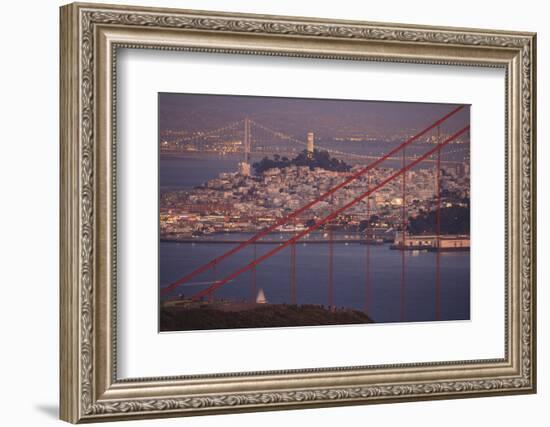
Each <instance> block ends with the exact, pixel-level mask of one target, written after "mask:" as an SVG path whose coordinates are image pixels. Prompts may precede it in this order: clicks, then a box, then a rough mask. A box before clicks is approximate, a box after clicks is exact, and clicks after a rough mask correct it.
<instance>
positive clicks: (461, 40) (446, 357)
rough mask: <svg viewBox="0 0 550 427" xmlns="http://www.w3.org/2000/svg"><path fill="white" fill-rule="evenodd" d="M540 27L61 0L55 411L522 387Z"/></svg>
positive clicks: (72, 417) (525, 380)
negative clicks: (351, 18)
mask: <svg viewBox="0 0 550 427" xmlns="http://www.w3.org/2000/svg"><path fill="white" fill-rule="evenodd" d="M535 39H536V38H535V34H533V33H518V32H507V31H494V30H479V29H459V28H437V27H421V26H411V25H401V24H381V23H369V22H352V21H330V20H322V19H314V18H296V17H281V16H262V15H243V14H230V13H217V12H199V11H188V10H174V9H157V8H140V7H126V6H124V7H123V6H110V5H93V4H71V5H67V6H63V7H62V8H61V49H60V51H61V95H60V96H61V112H60V122H61V129H60V133H61V165H62V168H61V239H60V242H61V249H60V250H61V283H60V287H61V288H60V292H61V304H60V305H61V313H60V316H61V321H60V323H61V335H60V336H61V349H60V364H61V365H60V372H61V378H60V383H61V418H62V419H63V420H66V421H69V422H72V423H78V422H90V421H108V420H118V419H120V420H122V419H129V418H154V417H168V416H185V415H200V414H215V413H227V412H242V411H258V410H275V409H285V408H289V409H290V408H307V407H319V406H330V405H352V404H368V403H382V402H399V401H410V400H429V399H442V398H459V397H479V396H488V395H497V394H520V393H534V392H535V391H536V335H535V332H536V331H535V326H536V318H535V314H536V310H535V309H536V304H535V302H536V301H535V291H536V288H535V277H536V270H535V268H536V257H535V235H536V233H535V230H536V222H535V212H536V206H535V201H536V200H535V195H536V185H535V105H536V103H535V93H536V91H535V82H536V76H535V70H536V66H535V64H536V63H535V59H536V55H535V53H536V46H535Z"/></svg>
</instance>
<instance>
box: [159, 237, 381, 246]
mask: <svg viewBox="0 0 550 427" xmlns="http://www.w3.org/2000/svg"><path fill="white" fill-rule="evenodd" d="M160 241H161V242H168V243H201V244H202V243H210V244H219V243H230V244H237V243H246V242H248V240H225V239H203V240H195V239H166V238H161V239H160ZM283 243H285V241H284V240H257V241H255V242H254V244H257V245H280V244H283ZM296 243H297V244H298V243H308V244H327V243H339V244H342V243H355V244H357V243H361V244H367V243H371V244H373V245H381V244H382V243H377V242H369V241H368V240H363V239H361V240H359V239H333V240H332V242H331V241H329V240H321V239H319V240H298V241H297V242H296Z"/></svg>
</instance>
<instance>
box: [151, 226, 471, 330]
mask: <svg viewBox="0 0 550 427" xmlns="http://www.w3.org/2000/svg"><path fill="white" fill-rule="evenodd" d="M232 237H241V238H244V237H246V236H243V235H233V236H232ZM232 247H233V245H231V244H215V243H212V244H201V243H195V244H192V243H174V242H161V243H160V283H161V287H164V286H167V285H168V284H169V283H171V282H172V281H175V280H177V279H178V278H180V277H182V276H184V275H185V274H186V273H189V272H191V271H192V270H193V269H194V268H196V267H198V266H200V265H202V264H203V263H205V262H207V261H209V260H211V259H212V258H214V257H216V256H218V255H221V254H222V253H224V252H226V251H228V250H229V249H231V248H232ZM273 248H274V246H273V245H266V244H258V245H256V250H257V256H258V257H259V256H261V255H262V254H263V253H265V252H266V251H269V250H271V249H273ZM333 248H334V252H333V254H334V255H333V256H334V258H333V259H334V304H335V305H336V306H337V307H347V308H355V309H359V310H365V307H366V304H367V303H366V301H367V299H368V308H369V310H368V314H369V315H370V316H371V317H372V318H373V319H374V321H376V322H395V321H400V320H401V316H400V308H401V297H402V292H401V289H402V288H401V252H400V251H393V250H390V249H389V247H388V245H379V246H371V247H370V280H369V282H368V283H367V282H366V274H365V271H366V251H367V247H366V246H365V245H359V244H354V243H350V244H348V245H345V244H335V245H334V246H333ZM328 257H329V246H328V245H327V244H306V245H303V244H301V243H300V244H298V245H297V246H296V302H297V303H298V304H306V303H307V304H323V305H328V301H329V300H328ZM435 259H436V254H435V253H432V252H414V253H413V252H407V253H405V265H406V271H405V286H404V292H403V298H404V299H403V301H404V303H405V319H404V320H405V321H426V320H435V310H436V309H435V307H436V297H435V295H436V292H435V286H436V285H435V284H436V281H435ZM252 260H253V252H252V248H251V247H249V248H245V249H243V250H242V251H241V252H239V253H237V254H235V255H233V256H231V257H230V258H228V259H226V260H224V261H222V262H221V263H220V264H219V265H218V266H217V268H216V270H215V271H212V270H211V271H208V272H205V273H202V274H200V275H198V276H196V277H195V278H193V279H192V281H191V282H189V283H187V284H185V285H182V286H180V287H179V288H178V289H177V290H175V291H174V292H173V293H172V294H171V295H167V297H170V296H175V295H178V294H182V293H183V294H184V295H186V296H191V295H194V294H195V293H197V292H199V291H200V290H202V289H204V288H205V287H207V286H208V284H207V283H212V281H214V280H219V279H221V278H223V277H225V276H227V275H228V274H230V273H232V272H233V271H236V270H238V269H239V268H241V267H243V266H245V265H246V264H248V263H250V262H251V261H252ZM440 262H441V264H440V265H441V268H440V274H441V276H440V278H441V280H440V283H441V288H440V289H441V294H440V295H441V297H440V310H441V312H440V313H441V316H440V319H441V320H451V319H453V320H458V319H469V318H470V277H469V276H470V275H469V252H454V253H443V254H441V256H440ZM251 283H252V275H251V273H250V271H247V272H244V273H243V274H241V275H240V276H239V277H238V278H236V279H235V280H233V281H231V282H229V283H227V284H225V285H224V286H222V287H221V288H220V289H218V290H217V291H216V294H215V295H216V297H218V298H231V299H236V300H240V299H247V298H249V297H250V294H251ZM256 283H257V288H258V289H259V288H262V289H263V290H264V292H265V296H266V298H267V300H268V302H270V303H288V302H290V249H289V248H285V249H283V250H282V251H280V252H279V253H277V254H276V255H274V256H272V257H271V258H268V259H267V260H266V261H264V262H262V263H261V264H260V265H259V266H258V267H257V270H256ZM367 288H368V295H367V293H366V292H367Z"/></svg>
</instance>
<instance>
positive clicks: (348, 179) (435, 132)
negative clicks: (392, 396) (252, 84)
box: [160, 106, 470, 321]
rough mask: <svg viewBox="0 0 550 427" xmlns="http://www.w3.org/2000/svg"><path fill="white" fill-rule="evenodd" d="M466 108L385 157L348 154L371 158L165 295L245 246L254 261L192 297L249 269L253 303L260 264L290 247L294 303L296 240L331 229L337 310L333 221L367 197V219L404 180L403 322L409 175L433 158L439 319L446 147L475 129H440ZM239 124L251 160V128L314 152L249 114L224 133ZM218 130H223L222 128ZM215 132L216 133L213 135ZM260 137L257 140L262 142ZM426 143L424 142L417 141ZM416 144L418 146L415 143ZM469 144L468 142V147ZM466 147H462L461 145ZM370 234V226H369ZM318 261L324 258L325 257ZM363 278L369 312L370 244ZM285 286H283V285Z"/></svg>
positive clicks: (164, 292) (210, 293) (330, 291)
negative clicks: (305, 221)
mask: <svg viewBox="0 0 550 427" xmlns="http://www.w3.org/2000/svg"><path fill="white" fill-rule="evenodd" d="M463 108H464V106H458V107H456V108H454V109H452V110H451V111H449V112H448V113H447V114H445V115H444V116H443V117H441V118H439V119H438V120H436V121H434V122H433V123H430V124H429V125H428V126H426V127H425V128H423V129H422V130H421V131H419V132H417V133H416V134H415V135H413V136H411V137H409V138H406V139H405V140H404V141H402V142H401V143H399V144H398V145H397V146H395V147H393V148H391V149H390V150H388V151H387V152H385V153H384V154H383V155H381V156H378V157H376V158H374V159H373V156H364V155H363V154H355V153H348V154H347V155H351V156H358V157H359V156H361V157H365V158H364V160H366V161H368V163H367V165H366V166H364V167H360V168H355V169H354V170H353V171H352V172H351V173H350V174H347V175H346V176H345V177H344V178H343V179H342V181H341V182H340V183H338V184H337V185H334V186H333V187H331V188H329V189H328V190H326V191H324V192H322V194H319V195H318V196H317V197H315V198H313V199H312V200H310V201H309V202H308V203H306V204H304V205H303V206H301V207H299V208H298V209H295V210H293V211H291V212H290V213H288V214H286V215H284V216H283V217H281V218H276V219H275V220H274V222H273V223H272V224H270V225H269V226H267V227H265V228H264V229H262V230H261V231H259V232H257V233H255V234H254V235H253V236H252V237H250V238H248V239H247V240H246V241H243V242H240V243H237V244H235V246H233V247H232V248H231V249H229V250H228V251H226V252H224V253H222V254H221V255H218V256H216V257H214V258H213V259H211V260H209V261H207V262H204V263H203V264H202V265H199V266H195V268H194V269H193V270H192V271H190V272H183V271H182V273H183V274H182V276H181V277H180V278H179V279H177V280H175V281H173V282H171V283H168V284H161V289H160V294H161V296H163V297H168V298H170V297H172V298H173V297H175V296H176V295H177V294H178V292H179V291H178V289H180V288H181V287H182V286H184V285H185V284H188V283H190V282H191V281H192V280H195V279H196V280H202V279H201V277H204V274H205V273H207V272H212V271H213V272H216V270H217V269H219V266H220V265H222V263H224V262H225V263H227V262H229V261H230V260H231V258H232V257H233V256H234V255H236V254H237V253H239V252H242V251H243V250H244V249H245V248H248V249H252V255H251V259H250V260H249V261H248V262H246V263H245V264H244V265H240V266H237V267H233V266H231V268H232V271H231V272H229V273H228V274H226V273H224V275H223V276H222V277H219V278H217V279H216V280H214V281H213V282H209V283H208V284H207V285H204V287H203V289H201V290H200V291H198V292H196V293H195V294H194V295H192V296H191V297H190V300H192V301H201V300H203V299H205V298H207V299H209V300H214V299H215V298H216V292H217V291H218V290H219V289H220V288H222V287H225V286H242V283H244V281H243V280H237V279H242V278H243V275H244V274H245V273H247V274H248V276H249V280H247V281H248V286H249V287H250V300H251V301H254V300H255V298H256V295H257V292H258V286H257V285H258V284H257V276H256V270H257V268H258V267H259V266H261V264H262V263H263V262H264V261H266V260H268V259H269V258H271V257H273V256H274V255H276V254H277V253H279V252H281V251H282V250H284V249H285V248H289V249H290V258H289V266H288V267H289V273H288V277H289V280H288V285H287V286H288V292H289V296H288V302H289V303H290V304H296V287H297V286H299V284H298V283H297V282H296V256H297V255H296V244H297V243H298V242H299V241H300V239H302V238H304V237H305V236H308V235H310V234H311V233H312V232H314V231H316V230H319V229H323V230H326V231H327V234H328V245H329V251H328V259H327V260H326V262H327V265H328V270H327V278H326V284H325V285H326V286H327V295H328V301H327V305H328V307H329V308H330V309H335V307H336V306H335V302H334V295H335V291H337V289H335V285H336V284H335V282H334V269H335V268H336V266H335V262H334V251H333V244H334V241H333V232H332V230H333V227H331V225H332V224H333V223H334V221H335V220H336V219H337V218H338V216H339V215H342V214H345V212H346V211H348V210H349V209H350V208H352V207H353V206H355V205H357V204H358V203H360V202H363V201H366V207H365V209H366V212H365V215H366V217H367V218H368V217H369V214H370V209H371V208H370V200H371V196H373V195H375V194H376V193H377V192H380V191H382V190H383V189H384V187H386V186H388V185H389V184H390V183H393V184H395V183H396V182H397V183H400V187H401V193H402V194H401V196H402V198H401V200H402V203H401V223H400V229H399V230H398V232H399V233H400V244H401V245H402V248H401V249H402V250H401V290H400V318H401V320H402V321H403V320H405V319H406V312H405V299H406V290H407V289H406V286H407V278H406V274H407V265H406V257H405V251H406V249H407V239H408V236H407V224H408V215H407V212H408V209H409V208H410V206H408V201H410V199H411V198H410V197H409V196H410V195H409V194H408V191H409V190H408V188H409V186H410V185H411V183H410V182H409V181H408V179H407V177H408V175H410V172H411V171H412V170H413V169H414V168H415V167H418V166H419V165H421V164H423V163H425V162H430V163H431V164H432V167H433V168H434V176H435V179H434V183H433V197H434V199H435V201H436V203H435V249H436V251H435V252H436V263H435V268H434V271H433V275H434V290H433V291H434V296H435V298H434V301H435V307H434V311H435V319H436V320H438V319H439V318H440V315H441V308H440V304H441V302H440V296H441V280H440V252H441V251H440V239H441V199H442V187H441V180H442V176H441V175H442V173H443V172H442V164H443V163H444V162H446V161H447V160H446V159H445V158H444V155H446V154H447V152H446V151H445V149H446V148H448V147H450V144H451V143H452V142H455V141H457V140H459V139H460V138H467V137H468V134H469V130H470V127H469V125H468V126H464V127H462V128H460V129H454V130H452V131H450V132H446V133H445V134H444V135H442V133H441V128H442V127H444V126H448V121H449V119H450V118H451V117H453V116H455V115H456V114H457V113H458V112H459V111H461V110H462V109H463ZM235 127H239V128H241V129H242V134H243V135H244V143H243V153H244V161H245V162H247V161H249V159H250V155H251V153H252V152H253V149H252V146H253V138H252V132H253V129H256V131H257V129H263V130H264V131H265V132H269V133H271V134H272V135H274V134H276V135H277V136H278V137H280V138H281V139H284V140H286V141H289V142H291V143H299V144H301V145H303V146H305V147H306V150H308V151H311V150H312V147H311V143H310V146H309V147H308V141H301V140H298V139H297V138H295V137H293V136H290V135H288V134H285V133H282V132H275V131H273V130H272V129H270V128H267V127H265V126H263V125H260V124H258V123H256V122H255V121H253V120H251V119H248V118H245V119H243V120H240V121H237V122H234V123H232V124H230V125H228V127H226V128H225V129H224V131H225V132H227V130H229V129H233V128H235ZM216 131H219V129H217V130H216ZM212 135H213V134H212ZM430 135H431V136H432V138H431V139H432V140H435V143H430V144H426V143H423V140H424V139H425V138H426V137H427V136H430ZM205 136H206V133H205V134H202V135H200V138H201V139H204V137H205ZM260 140H261V139H260V138H258V140H257V141H260ZM419 142H421V143H420V144H418V143H419ZM415 143H416V144H417V145H414V144H415ZM468 147H469V146H468ZM413 148H415V149H416V151H418V150H419V149H421V150H422V151H421V152H420V153H416V154H415V155H413V156H410V155H409V156H408V155H407V151H410V150H411V149H413ZM461 148H462V147H461ZM317 149H320V150H326V151H328V152H329V153H331V154H333V155H341V156H343V153H342V154H341V152H339V151H338V150H333V149H328V148H325V147H319V146H317ZM387 161H394V162H399V166H398V167H397V168H387V170H386V172H385V175H384V176H383V177H382V178H379V179H376V180H374V179H371V178H372V177H373V176H374V174H375V172H376V171H378V170H379V169H380V168H383V166H384V164H385V162H387ZM365 178H366V183H367V184H366V185H365V188H364V191H362V192H361V193H360V194H358V195H356V196H355V197H353V198H352V199H351V200H346V201H345V202H343V203H342V204H340V205H336V204H335V203H334V195H335V194H338V192H341V191H343V190H345V189H346V188H348V187H349V186H350V185H354V184H356V183H357V182H359V181H360V182H365ZM322 202H325V203H329V206H330V211H329V212H328V213H327V214H326V215H325V216H323V217H322V218H318V219H315V221H314V222H313V224H311V225H308V226H307V227H305V228H304V229H303V230H300V231H298V230H296V231H295V232H292V233H290V234H289V236H288V239H286V240H285V241H283V242H280V243H277V244H274V245H273V246H274V247H272V248H270V249H269V250H267V251H265V252H264V253H262V254H258V252H257V250H256V245H257V244H258V243H259V241H260V239H262V238H264V237H265V236H267V235H269V234H270V233H273V232H274V231H276V230H277V229H278V228H279V227H281V226H286V225H292V224H296V221H297V219H298V218H299V217H300V216H301V215H303V214H304V213H305V212H307V211H309V210H311V208H312V207H314V206H315V205H317V204H319V203H322ZM366 233H368V230H366ZM319 262H323V261H322V260H320V261H319ZM363 271H364V280H363V281H362V283H361V284H360V286H361V288H362V289H363V291H364V311H365V312H366V313H369V310H370V306H371V304H372V301H371V299H370V287H371V281H372V277H371V260H370V245H369V244H367V245H365V256H364V269H363ZM281 286H284V284H283V283H282V284H281Z"/></svg>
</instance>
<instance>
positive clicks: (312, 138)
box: [307, 132, 315, 158]
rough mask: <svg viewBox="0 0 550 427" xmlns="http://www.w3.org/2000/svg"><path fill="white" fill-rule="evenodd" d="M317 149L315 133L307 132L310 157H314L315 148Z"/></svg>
mask: <svg viewBox="0 0 550 427" xmlns="http://www.w3.org/2000/svg"><path fill="white" fill-rule="evenodd" d="M314 149H315V134H314V133H313V132H308V133H307V155H308V157H309V158H311V157H313V150H314Z"/></svg>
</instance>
